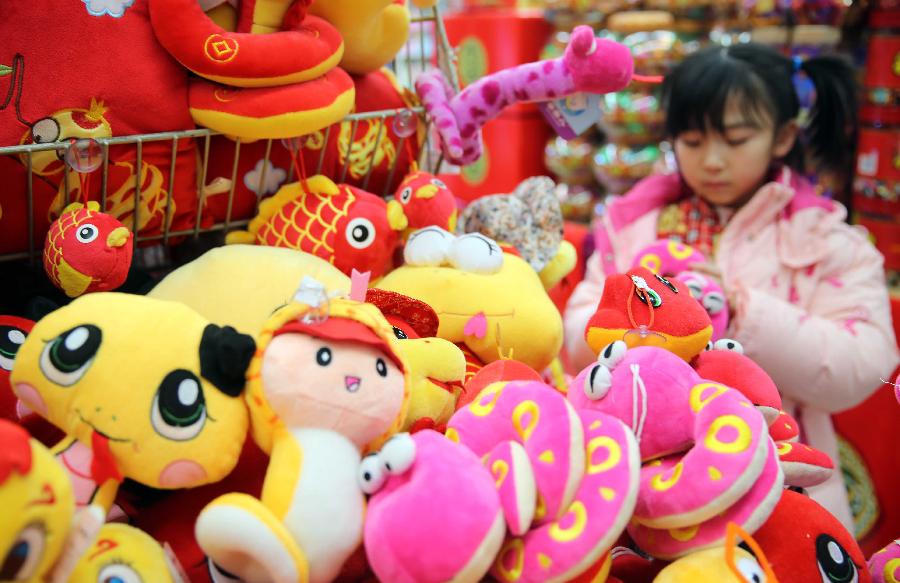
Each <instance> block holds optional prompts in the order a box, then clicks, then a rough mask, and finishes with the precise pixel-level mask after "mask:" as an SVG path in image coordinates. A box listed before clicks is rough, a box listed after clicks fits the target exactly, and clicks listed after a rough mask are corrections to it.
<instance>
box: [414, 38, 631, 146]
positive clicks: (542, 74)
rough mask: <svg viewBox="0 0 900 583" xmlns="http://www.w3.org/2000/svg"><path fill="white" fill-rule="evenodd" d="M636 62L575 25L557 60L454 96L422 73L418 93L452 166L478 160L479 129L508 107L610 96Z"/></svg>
mask: <svg viewBox="0 0 900 583" xmlns="http://www.w3.org/2000/svg"><path fill="white" fill-rule="evenodd" d="M633 72H634V61H633V60H632V57H631V53H630V52H629V50H628V48H627V47H625V46H624V45H621V44H619V43H617V42H614V41H611V40H607V39H597V38H594V31H593V30H592V29H591V27H589V26H578V27H576V28H575V30H573V31H572V40H571V42H570V43H569V46H568V47H567V48H566V51H565V54H564V55H563V56H562V57H559V58H557V59H550V60H546V61H536V62H533V63H526V64H524V65H519V66H517V67H513V68H511V69H503V70H502V71H498V72H496V73H494V74H492V75H487V76H485V77H482V78H481V79H479V80H478V81H476V82H475V83H472V84H471V85H469V86H468V87H466V88H465V89H463V91H462V92H460V93H459V94H458V95H454V94H453V91H452V90H451V89H450V84H449V83H448V82H447V80H446V79H445V78H444V76H443V74H442V73H440V72H438V71H430V72H427V73H423V74H422V75H420V76H419V78H418V79H417V80H416V92H417V93H418V94H419V97H420V99H421V100H422V103H423V105H424V106H425V110H426V111H427V112H428V114H429V115H431V117H432V118H433V119H434V122H435V127H436V128H437V131H438V133H439V134H440V136H441V142H442V146H443V149H444V155H445V156H446V157H447V159H448V160H449V161H451V162H453V163H454V164H469V163H472V162H474V161H475V160H477V159H478V158H480V157H481V149H482V144H481V126H483V125H484V124H485V123H487V122H488V121H490V120H491V119H493V118H495V117H496V116H497V115H499V114H500V112H501V111H503V109H505V108H506V107H508V106H510V105H513V104H516V103H525V102H532V101H549V100H552V99H558V98H562V97H566V96H569V95H572V94H573V93H578V92H582V91H583V92H586V93H611V92H613V91H619V90H620V89H623V88H624V87H626V86H627V85H628V84H629V83H630V82H631V79H632V75H633Z"/></svg>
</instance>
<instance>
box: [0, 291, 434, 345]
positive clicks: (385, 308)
mask: <svg viewBox="0 0 900 583" xmlns="http://www.w3.org/2000/svg"><path fill="white" fill-rule="evenodd" d="M366 302H367V303H370V304H374V305H375V306H376V307H377V308H378V309H379V310H381V313H382V314H384V316H385V318H387V319H388V321H390V322H391V324H392V325H393V326H397V324H395V323H394V322H393V321H392V320H391V318H392V317H397V318H400V319H401V320H403V321H404V322H405V323H406V325H407V326H409V327H411V328H412V329H413V331H414V334H415V335H416V336H418V337H419V338H429V337H431V336H437V331H438V326H439V325H440V322H439V321H438V316H437V314H436V313H435V311H434V309H432V307H431V306H429V305H428V304H426V303H425V302H423V301H421V300H417V299H415V298H411V297H409V296H405V295H403V294H400V293H397V292H392V291H388V290H384V289H377V288H370V289H368V290H366ZM0 323H2V322H0ZM397 327H398V328H400V329H401V330H403V331H404V332H406V333H407V334H408V333H409V332H408V331H407V329H406V326H397Z"/></svg>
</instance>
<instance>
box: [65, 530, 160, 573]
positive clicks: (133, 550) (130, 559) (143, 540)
mask: <svg viewBox="0 0 900 583" xmlns="http://www.w3.org/2000/svg"><path fill="white" fill-rule="evenodd" d="M69 580H70V581H84V582H88V581H97V582H98V583H106V582H110V583H112V582H115V581H122V582H126V581H135V582H137V581H140V582H142V583H175V581H176V579H175V578H174V577H173V576H172V566H171V564H170V563H169V561H168V559H167V557H166V554H165V552H164V551H163V549H162V547H161V546H159V543H158V542H156V541H155V540H154V539H153V538H152V537H151V536H150V535H148V534H146V533H145V532H143V531H141V530H138V529H137V528H134V527H133V526H129V525H127V524H120V523H109V524H104V525H103V527H101V528H100V532H99V533H98V535H97V538H96V540H94V544H93V545H92V546H91V548H90V549H88V551H87V552H86V553H85V554H84V555H82V557H81V560H80V561H78V564H77V565H76V566H75V570H74V571H72V575H71V576H70V579H69Z"/></svg>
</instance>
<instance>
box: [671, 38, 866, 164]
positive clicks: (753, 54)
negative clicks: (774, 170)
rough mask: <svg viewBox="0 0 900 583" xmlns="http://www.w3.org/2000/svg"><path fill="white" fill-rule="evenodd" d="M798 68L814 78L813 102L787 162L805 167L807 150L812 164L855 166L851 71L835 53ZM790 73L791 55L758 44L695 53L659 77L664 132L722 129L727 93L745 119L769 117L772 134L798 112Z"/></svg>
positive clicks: (763, 119)
mask: <svg viewBox="0 0 900 583" xmlns="http://www.w3.org/2000/svg"><path fill="white" fill-rule="evenodd" d="M800 70H801V71H802V72H803V73H805V74H806V75H807V76H808V77H809V79H810V81H812V84H813V86H814V87H815V99H814V103H813V105H812V110H811V111H810V112H809V118H808V122H807V124H806V127H805V130H804V132H803V134H801V136H799V138H798V139H797V141H796V143H795V145H794V148H793V149H792V150H791V151H790V153H788V155H787V156H786V157H785V159H784V162H785V163H786V164H788V165H789V166H791V167H793V168H794V169H796V170H798V171H800V172H803V171H805V170H806V168H805V167H804V166H805V164H804V160H805V158H804V154H809V155H810V157H811V161H812V162H813V163H814V164H815V165H816V166H820V167H829V168H845V167H847V165H848V164H852V160H853V152H854V148H855V144H856V131H857V119H856V82H855V78H854V73H853V68H852V67H851V65H850V64H849V63H848V62H847V61H845V60H844V59H842V58H840V57H836V56H818V57H813V58H810V59H807V60H805V61H803V62H802V64H801V65H800ZM794 72H795V69H794V60H792V59H790V58H788V57H786V56H784V55H782V54H781V53H779V52H778V51H776V50H775V49H772V48H770V47H768V46H765V45H761V44H756V43H744V44H738V45H733V46H730V47H719V46H714V47H708V48H705V49H703V50H700V51H698V52H696V53H694V54H693V55H690V56H689V57H687V58H686V59H685V60H684V61H682V62H681V63H680V64H679V65H678V66H676V67H675V68H674V69H673V70H672V72H671V73H670V74H669V75H667V76H666V79H665V81H664V82H663V87H662V104H663V108H664V109H665V111H666V133H667V135H668V136H669V137H670V138H674V137H677V136H678V135H679V134H681V133H682V132H685V131H692V130H699V131H702V132H706V131H710V130H714V131H717V132H719V133H724V127H723V124H724V119H723V118H724V116H725V107H726V105H727V102H728V99H729V98H735V99H737V100H738V105H739V107H740V108H741V110H742V113H743V114H744V115H745V117H746V118H747V119H748V120H750V121H753V122H763V121H765V120H771V121H772V122H773V123H774V126H775V129H776V131H777V130H778V129H779V128H780V127H782V126H783V125H784V124H785V123H787V122H789V121H791V120H793V119H796V118H797V116H798V115H799V113H800V100H799V98H798V96H797V91H796V89H795V86H794V79H793V77H794ZM804 147H805V148H806V149H807V150H808V151H807V152H804Z"/></svg>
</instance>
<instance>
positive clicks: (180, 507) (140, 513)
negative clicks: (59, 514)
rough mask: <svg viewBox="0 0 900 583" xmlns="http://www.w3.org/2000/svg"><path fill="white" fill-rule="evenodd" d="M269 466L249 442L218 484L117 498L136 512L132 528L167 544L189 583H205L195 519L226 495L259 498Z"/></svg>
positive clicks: (266, 458) (202, 556) (124, 494)
mask: <svg viewBox="0 0 900 583" xmlns="http://www.w3.org/2000/svg"><path fill="white" fill-rule="evenodd" d="M268 463H269V458H268V456H266V455H265V454H264V453H263V452H262V451H261V450H260V449H259V448H258V447H256V445H255V444H254V443H253V440H252V439H248V440H247V441H246V442H245V443H244V449H243V451H242V452H241V457H240V459H239V460H238V463H237V465H236V466H235V468H234V470H232V472H231V474H229V475H228V476H227V477H226V478H225V479H223V480H222V481H220V482H217V483H215V484H209V485H206V486H201V487H199V488H190V489H187V490H176V491H167V492H160V491H151V492H150V493H139V494H136V493H129V492H122V493H120V496H119V498H120V499H123V498H125V499H126V501H127V502H128V503H129V504H130V505H132V506H133V507H134V508H135V509H136V510H137V512H136V513H135V518H134V520H133V525H134V526H135V527H137V528H140V529H141V530H143V531H144V532H146V533H147V534H149V535H150V536H152V537H153V538H155V539H156V540H157V541H159V542H160V544H162V543H169V546H171V547H172V549H173V550H174V551H175V555H176V557H177V558H178V561H179V562H180V563H181V565H182V567H184V570H185V572H186V574H187V576H188V580H189V581H191V583H206V582H209V581H210V577H209V572H208V570H207V566H206V557H205V555H204V554H203V551H202V550H201V549H200V546H199V545H198V544H197V541H196V539H195V538H194V522H196V520H197V516H198V515H199V514H200V511H201V510H203V508H204V507H205V506H206V505H207V504H209V503H210V502H212V501H213V500H214V499H215V498H217V497H219V496H221V495H223V494H227V493H229V492H244V493H246V494H249V495H251V496H255V497H256V498H259V496H260V494H261V493H262V484H263V480H264V478H265V473H266V467H267V466H268ZM119 501H121V500H119Z"/></svg>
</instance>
